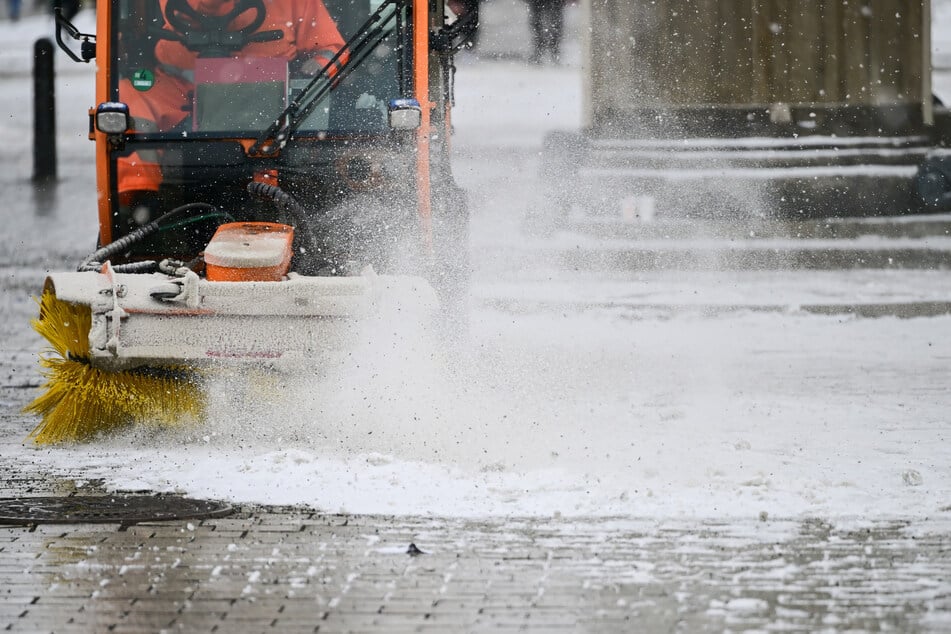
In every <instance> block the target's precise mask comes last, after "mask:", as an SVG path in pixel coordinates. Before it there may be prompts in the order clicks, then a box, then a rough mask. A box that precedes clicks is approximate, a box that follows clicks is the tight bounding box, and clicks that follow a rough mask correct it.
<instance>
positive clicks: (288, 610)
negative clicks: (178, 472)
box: [0, 483, 951, 632]
mask: <svg viewBox="0 0 951 634" xmlns="http://www.w3.org/2000/svg"><path fill="white" fill-rule="evenodd" d="M83 488H84V489H85V490H86V492H85V493H77V494H76V495H80V494H88V493H89V489H95V485H94V484H90V483H86V484H85V485H84V487H83ZM949 522H951V518H948V517H946V518H944V519H942V520H937V519H936V520H928V521H924V522H915V523H914V524H913V525H912V523H910V522H904V521H878V522H849V521H846V522H841V521H840V522H829V521H823V520H818V519H807V520H796V521H792V520H774V519H770V518H768V517H764V518H750V519H749V520H746V521H712V520H708V521H703V522H699V523H698V522H696V521H694V520H678V519H671V520H664V521H657V520H650V521H648V520H640V521H639V520H636V519H629V518H618V519H591V520H583V519H582V520H578V519H574V520H565V519H561V518H544V519H540V518H534V519H523V520H520V519H474V520H467V519H439V518H426V517H375V516H343V515H333V514H324V513H317V512H313V511H310V510H307V509H301V508H260V507H244V508H239V509H236V512H235V513H234V514H233V515H232V516H229V517H224V518H215V519H206V520H191V521H178V522H157V523H148V522H144V523H141V524H136V525H132V526H126V525H121V524H113V525H92V524H79V525H74V526H62V525H42V524H41V525H37V526H32V527H23V526H11V527H0V628H2V629H4V630H6V631H16V632H21V631H22V632H38V631H51V632H52V631H55V632H92V631H95V632H106V631H110V632H160V631H163V632H164V631H183V632H215V631H228V630H230V631H238V632H250V631H282V632H447V631H453V632H463V631H466V632H482V631H495V632H507V631H535V632H555V631H566V632H632V631H645V632H660V631H683V632H698V631H713V632H721V631H801V632H807V631H808V632H815V631H901V632H913V631H947V629H948V628H949V627H951V548H949V540H948V537H947V535H948V532H947V531H948V528H949V527H951V526H949Z"/></svg>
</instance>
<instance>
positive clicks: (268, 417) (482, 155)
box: [0, 14, 951, 610]
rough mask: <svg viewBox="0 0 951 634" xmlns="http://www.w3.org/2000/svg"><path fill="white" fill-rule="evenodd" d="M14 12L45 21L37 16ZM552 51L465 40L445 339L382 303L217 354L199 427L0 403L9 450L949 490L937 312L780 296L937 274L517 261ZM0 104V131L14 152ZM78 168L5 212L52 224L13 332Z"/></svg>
mask: <svg viewBox="0 0 951 634" xmlns="http://www.w3.org/2000/svg"><path fill="white" fill-rule="evenodd" d="M84 15H85V14H84ZM569 18H570V21H569V22H570V24H575V25H576V24H577V22H576V19H577V17H576V16H575V17H574V18H572V17H571V16H569ZM571 20H575V22H571ZM29 23H31V20H30V19H24V20H23V21H22V22H21V23H20V24H19V25H18V26H17V27H16V29H19V30H22V29H24V28H25V27H26V25H27V24H29ZM33 24H34V25H35V28H37V29H43V30H45V29H46V28H47V27H48V20H46V19H43V20H42V21H41V20H40V19H39V18H37V19H35V20H33ZM4 28H5V29H6V28H8V27H7V26H4ZM18 32H19V31H18ZM566 57H567V59H568V60H569V63H568V64H566V65H562V66H555V67H546V68H533V69H528V68H526V67H524V66H523V65H521V64H520V63H518V62H512V61H508V60H506V59H500V60H478V59H468V60H466V59H463V60H461V61H460V65H459V71H458V73H459V76H458V84H457V100H458V109H457V113H456V116H455V119H454V125H455V127H456V130H457V137H456V140H455V145H456V147H455V151H456V152H457V154H458V156H459V160H458V161H457V163H456V165H455V173H456V176H457V178H458V179H459V181H460V182H461V184H463V185H464V186H465V187H467V188H468V189H470V191H471V192H472V199H473V203H474V206H475V209H476V213H474V216H473V218H474V220H473V226H474V234H473V251H474V256H475V261H476V266H477V271H476V280H475V285H474V297H475V300H476V301H475V302H474V303H475V308H474V311H473V316H472V317H473V324H472V332H471V335H470V337H469V338H468V339H467V340H465V339H463V340H455V341H454V343H453V344H452V345H448V346H447V345H441V344H439V343H438V342H436V341H435V340H434V339H432V338H431V337H430V336H429V335H430V334H431V333H429V332H427V331H425V330H423V331H422V332H420V331H419V330H418V329H417V328H416V327H415V324H416V323H418V322H417V321H416V320H414V319H412V318H407V317H405V316H401V315H394V314H389V315H384V317H383V319H382V320H381V321H379V322H376V323H373V324H370V327H369V328H368V329H367V330H368V336H367V339H366V342H365V345H362V346H360V347H358V348H356V349H354V350H352V351H350V352H349V354H348V355H346V356H345V357H344V358H343V359H341V360H339V361H338V362H337V363H335V364H332V365H327V366H322V367H315V368H312V369H308V370H307V371H303V372H297V373H271V372H265V371H263V370H262V371H261V372H251V373H244V374H233V375H223V376H220V377H217V378H216V379H215V380H214V381H215V384H214V385H213V386H212V389H211V391H210V393H211V394H212V395H213V400H212V402H211V406H210V417H209V420H208V421H207V423H206V424H203V425H183V426H182V427H181V428H179V429H173V430H168V429H151V428H147V427H142V428H137V429H133V430H130V431H128V432H126V433H123V434H119V435H116V436H111V437H107V438H102V439H99V440H97V441H96V442H94V443H90V444H86V445H81V446H72V447H69V446H67V447H53V448H36V447H33V446H31V445H21V440H22V438H23V436H24V435H25V434H26V433H27V432H28V430H29V425H30V421H28V420H24V419H18V421H17V424H16V425H8V427H10V428H12V429H11V430H10V431H9V432H8V433H7V434H5V436H4V438H3V441H2V442H3V446H4V449H3V452H4V454H6V455H14V454H19V455H22V456H23V459H22V460H21V463H22V464H23V465H24V467H23V468H24V469H31V470H35V471H49V472H52V473H54V474H59V475H62V476H64V477H69V478H77V479H85V480H88V479H102V480H103V482H104V484H105V486H107V487H108V488H111V489H133V490H152V491H179V492H183V493H187V494H189V495H195V496H208V497H214V498H222V499H227V500H233V501H237V502H258V503H269V504H306V505H310V506H313V507H315V508H318V509H321V510H326V511H332V512H334V511H346V512H351V513H395V514H423V515H444V516H485V515H504V516H524V515H534V516H548V515H557V514H561V515H585V516H598V515H601V516H615V515H618V516H620V515H624V516H637V517H671V516H686V517H736V516H742V517H791V516H835V517H867V516H876V517H880V516H922V515H931V514H935V513H940V512H945V511H946V509H947V504H948V499H949V495H951V490H949V489H951V484H949V483H951V450H949V449H948V443H946V442H945V440H946V438H945V436H946V434H947V429H948V428H949V427H948V423H949V420H948V412H949V411H951V396H949V393H948V390H947V386H946V377H947V372H946V369H947V364H948V360H949V359H951V347H949V344H948V341H947V332H948V331H949V328H951V317H947V316H939V317H933V318H915V319H899V318H897V317H885V318H881V319H860V318H857V317H855V316H851V315H849V314H845V313H840V314H832V315H830V316H823V315H815V314H812V313H809V312H807V311H804V310H800V309H799V307H800V306H801V305H802V304H805V303H819V304H822V303H828V304H849V303H857V302H862V301H875V300H882V301H896V300H898V301H901V300H907V301H946V300H947V299H948V297H949V295H951V287H949V281H948V279H947V275H945V274H943V273H941V272H930V271H904V272H901V273H897V272H894V271H873V272H869V271H833V272H822V273H820V272H793V271H787V272H784V273H781V274H776V273H775V272H760V273H757V272H747V273H742V274H740V273H735V272H727V273H724V272H721V271H708V272H706V273H704V274H702V275H699V276H692V277H689V278H687V277H685V276H683V275H681V274H679V273H674V274H665V273H663V272H660V273H652V272H630V271H629V272H618V271H612V272H609V273H606V274H603V275H595V274H592V273H590V272H587V273H586V272H584V271H572V270H564V269H558V268H546V267H545V266H535V265H539V261H538V260H537V259H535V258H534V255H533V254H532V252H531V248H532V247H533V243H532V242H531V241H530V240H526V239H525V238H524V236H523V235H522V234H521V232H520V230H519V222H520V219H521V215H522V213H523V212H524V210H525V209H526V207H527V206H528V205H529V204H530V202H531V200H532V199H533V198H534V196H535V194H537V193H538V192H536V191H534V189H533V181H532V179H533V176H532V175H533V174H534V173H535V168H537V152H538V148H539V147H540V144H541V139H542V138H543V136H544V133H545V131H546V130H549V129H552V128H567V129H572V128H575V129H576V128H577V127H578V126H579V125H580V111H581V99H580V93H579V88H580V85H579V83H580V82H578V81H577V77H578V69H577V63H576V60H577V54H576V51H573V50H571V49H570V50H569V51H568V54H567V56H566ZM91 70H92V69H87V71H88V72H86V71H84V72H86V74H85V75H84V76H82V77H77V76H69V77H67V78H66V79H65V81H66V82H72V83H73V84H76V83H77V82H78V83H79V84H82V85H83V88H82V89H81V90H80V89H79V88H78V87H76V86H75V85H73V84H71V85H73V92H70V93H68V94H73V95H74V96H75V94H76V93H79V94H82V95H85V94H86V92H82V91H88V90H89V89H91V82H92V75H91ZM23 83H24V86H25V85H26V81H24V82H23ZM67 90H69V88H67ZM502 95H506V96H507V97H506V98H505V99H503V98H502V97H501V96H502ZM84 98H85V97H84ZM12 99H13V97H8V100H12ZM506 100H508V101H506ZM538 104H544V105H545V107H544V108H542V109H541V111H543V112H544V117H541V118H540V117H539V116H538V112H539V111H540V110H539V108H538V107H537V106H538ZM70 105H72V104H70ZM83 105H84V106H85V105H87V104H85V103H84V104H83ZM90 105H91V102H90ZM11 110H12V108H11ZM67 112H68V113H69V114H68V115H67ZM61 113H62V115H61V116H63V117H67V116H68V117H71V119H70V120H69V121H68V123H66V122H64V123H63V124H61V127H60V130H61V134H63V135H64V138H63V141H64V144H63V145H64V149H65V152H66V154H65V155H66V156H69V155H70V154H79V155H82V156H85V157H91V153H92V146H91V144H88V142H87V141H86V140H85V139H84V138H83V136H82V134H68V135H67V134H66V132H63V131H64V130H77V131H80V132H82V131H83V130H84V127H83V126H84V125H85V116H86V115H85V111H84V109H82V108H79V109H77V108H75V107H70V108H67V107H61ZM20 123H22V122H20ZM14 127H16V126H11V127H8V128H3V129H0V133H2V134H3V138H4V139H7V138H10V139H11V143H12V144H13V145H16V144H17V143H19V144H20V145H16V147H19V148H20V149H23V145H24V143H23V141H22V139H18V140H13V137H14V136H15V134H14V130H13V129H12V128H14ZM82 168H83V169H85V170H86V172H88V173H84V174H85V175H84V176H83V177H82V178H78V177H75V176H73V175H72V173H69V174H67V176H65V177H64V178H65V179H66V180H67V182H68V183H69V184H70V186H71V187H72V189H71V193H70V198H71V200H70V201H69V202H70V204H69V205H66V204H65V202H63V203H60V204H59V206H58V207H55V208H56V212H55V214H54V215H53V216H51V217H46V218H44V217H43V216H41V215H37V216H31V215H29V214H26V215H25V217H22V216H18V218H19V219H18V220H17V222H18V223H20V224H22V225H24V226H23V227H19V226H18V229H17V231H16V232H15V234H16V235H22V236H29V239H30V240H36V241H40V240H41V239H43V238H44V236H45V237H47V238H49V237H50V236H49V235H48V234H47V232H48V230H53V231H55V232H57V233H56V235H54V236H52V238H51V239H52V241H53V242H54V243H55V245H56V246H55V247H53V253H54V255H51V254H50V252H49V251H45V252H44V253H43V256H42V257H43V258H44V260H43V261H42V262H41V261H39V260H37V259H36V257H38V256H35V257H34V258H33V259H28V256H29V254H31V253H36V252H37V249H39V247H38V246H36V245H22V244H11V243H9V242H6V244H7V245H8V246H10V250H8V253H13V254H23V255H24V258H27V259H26V260H20V261H19V262H20V263H19V264H17V265H16V266H17V267H20V266H23V264H22V263H23V261H26V262H27V263H28V264H30V265H33V268H31V269H29V270H22V269H20V268H16V267H15V266H14V264H13V260H11V261H9V262H7V263H6V269H5V270H6V271H8V272H9V277H11V278H12V280H13V282H11V284H10V285H9V286H8V287H7V288H15V289H16V292H17V297H18V298H19V300H18V301H5V304H4V308H5V313H4V314H5V315H7V316H8V318H9V320H10V321H11V322H16V323H20V324H23V330H22V331H18V332H12V331H11V332H10V334H9V336H8V337H6V338H5V346H6V350H7V351H8V353H7V354H9V353H19V352H21V351H23V350H33V349H35V347H36V345H37V341H36V338H35V337H33V336H32V335H26V336H24V333H25V332H26V323H27V321H28V319H29V318H30V317H31V316H32V313H33V310H34V308H33V306H32V305H31V304H30V303H29V302H28V301H27V300H26V295H28V294H29V293H31V292H32V293H35V292H37V291H38V289H39V286H38V284H39V283H40V282H41V277H42V276H41V273H40V271H39V269H40V268H44V267H43V265H42V264H43V262H46V263H48V264H47V266H49V267H51V268H61V267H62V264H61V263H60V260H62V261H68V260H70V258H73V257H75V256H79V255H81V254H82V253H84V252H86V251H88V247H89V244H85V243H84V244H83V245H79V246H77V245H75V244H74V243H75V236H76V235H89V238H90V239H89V243H90V244H91V241H92V235H91V233H90V232H91V231H92V229H91V227H93V226H94V223H95V220H94V212H93V209H94V204H95V191H94V189H93V188H94V184H93V183H92V174H91V171H89V169H88V164H87V165H83V166H82ZM74 169H76V170H77V172H78V171H79V169H80V168H79V167H75V168H74ZM20 176H22V174H20ZM73 205H75V206H76V207H82V213H81V214H79V213H75V210H74V209H73ZM54 221H55V222H54ZM51 227H53V228H51ZM20 229H22V231H21V230H20ZM10 235H14V232H11V233H10ZM8 240H9V238H8ZM561 246H562V247H563V248H569V249H570V245H561ZM601 246H602V247H603V246H604V245H603V244H602V245H601ZM45 247H46V244H45V243H44V247H43V248H44V249H45ZM513 252H515V253H517V255H518V257H517V258H515V259H512V258H510V256H511V255H512V253H513ZM529 264H530V265H533V266H527V265H529ZM658 306H660V307H661V308H658ZM762 306H767V307H768V308H769V310H759V308H761V307H762ZM5 327H7V328H10V327H9V326H5ZM14 342H16V343H14ZM34 376H35V375H34ZM24 398H26V396H24ZM15 406H16V404H13V405H11V407H15ZM734 607H735V608H736V609H738V610H743V609H753V608H755V607H756V606H753V605H752V604H737V605H736V606H734Z"/></svg>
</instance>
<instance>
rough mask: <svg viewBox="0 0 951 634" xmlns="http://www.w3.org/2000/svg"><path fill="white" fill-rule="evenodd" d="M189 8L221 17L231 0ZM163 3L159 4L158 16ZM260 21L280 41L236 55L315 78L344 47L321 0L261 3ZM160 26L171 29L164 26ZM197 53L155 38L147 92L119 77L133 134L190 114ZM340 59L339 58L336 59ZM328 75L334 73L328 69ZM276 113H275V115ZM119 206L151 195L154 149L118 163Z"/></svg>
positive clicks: (194, 0) (194, 1)
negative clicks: (283, 63) (283, 64)
mask: <svg viewBox="0 0 951 634" xmlns="http://www.w3.org/2000/svg"><path fill="white" fill-rule="evenodd" d="M187 2H188V4H189V6H191V7H192V8H194V9H196V10H197V11H198V12H200V13H202V14H204V15H214V16H222V15H226V14H228V13H229V12H231V11H233V10H234V8H235V0H187ZM167 3H168V0H160V2H159V5H160V7H161V10H162V15H163V16H164V15H165V8H166V5H167ZM264 6H265V8H266V13H265V18H264V23H263V24H262V25H261V26H260V27H259V28H258V29H257V31H256V32H263V31H272V30H273V31H280V32H281V33H282V34H283V35H282V37H280V38H279V39H274V40H271V41H266V42H251V43H249V44H248V45H246V46H245V47H244V48H243V49H241V50H240V51H239V52H237V53H235V56H236V57H262V58H281V59H286V60H287V61H288V62H292V63H294V65H295V66H296V68H297V69H298V72H300V73H302V74H306V75H314V74H316V73H317V72H319V71H320V69H321V68H323V67H324V66H325V65H326V64H328V63H329V62H330V61H331V59H332V58H333V57H334V55H336V53H337V52H338V51H339V50H340V49H341V48H343V46H344V41H343V38H342V37H341V35H340V32H339V31H338V30H337V25H336V24H335V23H334V21H333V18H331V17H330V13H328V11H327V8H326V7H325V6H324V3H323V0H264ZM255 15H256V12H255V11H252V10H248V11H245V12H243V13H241V14H239V15H238V16H237V17H235V19H234V21H233V22H232V23H231V24H230V25H229V26H228V30H229V31H234V30H238V29H241V28H243V27H245V26H247V25H248V24H250V23H251V22H252V21H253V20H254V18H255ZM165 28H166V29H169V30H173V29H172V28H171V26H170V25H169V24H168V23H167V21H166V24H165ZM197 57H198V54H197V53H196V52H194V51H190V50H188V49H187V48H185V46H184V45H183V44H181V43H180V42H176V41H173V40H166V39H163V40H159V42H158V43H157V44H156V46H155V58H156V61H157V62H158V66H157V68H156V69H155V72H154V79H153V81H152V82H151V83H150V85H148V86H147V90H140V89H136V88H135V87H133V85H132V82H131V81H130V80H128V79H124V80H122V81H121V82H120V85H119V98H120V100H121V101H123V102H125V103H126V104H127V105H128V106H129V113H130V115H131V117H132V125H133V129H134V130H135V131H136V132H159V131H167V130H171V129H173V128H174V127H175V126H177V125H179V124H181V123H182V121H184V120H185V118H186V117H187V116H188V114H189V113H190V104H191V101H192V90H193V88H194V84H193V80H194V77H193V69H194V67H195V59H196V58H197ZM341 59H342V58H341ZM329 70H330V74H331V75H333V74H335V73H336V72H337V70H338V67H337V66H333V67H331V68H330V69H329ZM275 114H276V113H275ZM117 171H118V190H119V203H120V205H123V206H130V205H131V204H133V203H134V201H135V198H136V197H138V196H139V195H141V194H143V193H150V192H156V191H158V189H159V185H160V184H161V183H162V173H161V169H160V167H159V164H158V156H157V153H156V151H154V150H149V151H141V152H137V153H133V154H130V155H129V156H127V157H121V158H120V159H119V160H118V166H117Z"/></svg>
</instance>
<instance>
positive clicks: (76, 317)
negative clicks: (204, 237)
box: [27, 223, 437, 442]
mask: <svg viewBox="0 0 951 634" xmlns="http://www.w3.org/2000/svg"><path fill="white" fill-rule="evenodd" d="M292 240H293V229H292V228H291V227H289V226H286V225H280V224H274V223H229V224H225V225H222V226H221V227H220V228H219V229H218V231H217V232H216V234H215V236H214V238H213V239H212V240H211V242H210V243H209V244H208V245H207V247H206V250H205V253H204V261H205V274H204V277H202V276H200V275H199V274H198V273H197V272H195V271H193V270H191V269H190V268H188V267H186V266H184V265H181V263H168V262H163V263H162V265H160V267H159V268H160V269H161V270H162V272H148V273H139V272H122V267H121V266H115V267H114V266H112V265H111V264H110V263H109V262H108V261H105V262H103V263H101V264H100V263H99V262H98V261H96V260H97V259H98V258H97V257H94V256H97V254H98V255H102V253H101V251H102V250H100V251H99V252H97V254H93V256H90V258H89V259H87V260H86V261H85V262H84V265H82V266H81V268H85V269H88V268H91V265H93V264H95V266H96V268H97V270H81V271H79V272H74V273H56V274H53V275H50V276H49V277H48V278H47V281H46V285H45V289H44V293H43V298H42V300H41V302H40V318H39V319H38V320H35V322H34V326H35V327H36V329H37V330H38V331H39V332H40V333H41V334H43V335H44V336H45V337H46V338H47V339H48V340H49V341H50V343H51V344H52V347H53V354H50V355H48V356H46V357H45V358H44V359H43V360H42V364H43V365H44V367H45V368H46V375H47V379H48V380H47V384H46V386H45V387H46V388H47V392H46V393H45V394H44V395H42V396H40V397H39V398H38V399H37V400H36V401H34V402H33V403H32V404H31V405H30V406H29V407H28V408H27V410H28V411H31V412H34V413H38V414H40V415H41V416H42V417H43V421H42V422H41V423H40V425H39V426H38V427H37V428H36V430H34V432H33V434H32V435H33V437H34V439H35V440H36V441H37V442H59V441H62V440H76V439H82V438H85V437H88V436H90V435H92V434H95V433H97V432H99V431H103V430H108V429H112V428H115V427H117V426H120V425H124V424H126V423H128V422H132V421H136V420H145V419H151V420H156V421H159V422H166V423H170V422H175V421H177V420H178V419H181V418H182V417H191V416H199V417H200V415H201V412H202V411H203V407H202V404H203V402H204V399H203V397H202V394H201V384H202V375H203V372H205V371H206V370H205V368H207V367H208V366H209V365H213V364H215V363H229V362H230V363H234V362H242V361H243V362H254V363H259V364H260V363H267V364H268V365H277V366H280V365H282V364H288V365H289V366H290V367H299V366H298V365H296V364H302V363H303V364H310V365H313V364H319V363H325V362H327V361H328V360H332V359H334V358H337V355H340V354H341V353H343V354H345V353H346V351H348V350H350V349H352V348H353V347H354V346H356V345H357V344H358V343H359V342H360V340H361V337H362V336H365V335H366V334H367V333H366V328H364V327H363V326H362V324H363V323H365V319H366V318H368V317H370V316H376V315H380V314H384V315H394V316H395V315H399V317H400V318H401V319H418V320H426V319H428V318H430V317H431V316H432V315H433V314H434V313H435V311H436V308H437V300H436V294H435V291H434V290H433V288H432V287H431V286H430V285H429V283H428V282H427V281H426V280H424V279H422V278H420V277H414V276H392V275H377V274H375V273H374V271H373V270H372V268H369V267H367V268H365V269H364V270H363V271H362V272H361V274H359V275H352V276H326V277H325V276H305V275H298V274H296V273H293V272H288V269H289V267H290V262H291V244H292ZM136 264H137V263H136Z"/></svg>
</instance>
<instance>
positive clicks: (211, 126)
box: [112, 0, 409, 138]
mask: <svg viewBox="0 0 951 634" xmlns="http://www.w3.org/2000/svg"><path fill="white" fill-rule="evenodd" d="M383 4H384V0H115V5H114V6H115V8H116V11H115V12H114V14H113V15H114V21H115V27H116V28H114V29H113V33H114V34H115V35H114V40H113V51H115V57H114V60H113V67H114V72H113V74H112V80H113V82H114V83H113V86H112V90H113V95H114V97H113V98H114V99H115V100H117V101H122V102H124V103H126V104H128V105H129V111H130V114H131V115H132V118H133V125H134V129H135V131H136V132H137V133H144V134H148V135H149V137H150V138H155V136H156V135H157V136H158V137H163V136H166V135H168V136H170V137H175V138H183V137H193V138H194V137H197V138H201V137H222V136H231V137H234V136H240V137H249V138H255V137H257V136H258V135H260V134H261V133H262V132H263V131H264V130H266V129H267V128H268V127H269V126H270V124H271V123H272V122H273V121H274V120H275V118H276V117H277V115H278V114H279V113H281V112H282V111H283V110H284V109H285V107H286V106H287V105H288V104H289V103H291V102H292V101H293V100H294V99H295V98H296V97H297V96H298V95H299V94H300V93H301V91H303V90H305V89H306V88H307V87H308V86H309V85H310V84H311V82H312V81H313V80H314V78H315V76H317V75H319V74H320V72H321V69H323V68H324V67H325V66H327V65H328V64H329V67H328V71H329V72H328V73H327V74H328V75H329V76H330V78H333V77H335V76H336V75H337V74H338V73H340V76H341V77H344V78H343V80H341V81H334V82H332V85H333V90H331V91H330V92H329V93H327V94H325V96H324V97H323V98H322V99H321V100H320V101H319V102H318V103H316V104H315V107H314V108H312V109H311V110H310V112H309V114H308V115H307V117H306V118H305V119H304V120H303V121H302V122H301V123H300V125H298V126H297V132H298V134H299V135H303V134H306V133H308V132H313V133H316V134H318V135H320V134H326V133H341V134H347V133H361V134H375V133H384V132H386V130H387V121H386V117H387V104H388V103H389V101H390V100H391V99H396V98H399V97H402V96H404V93H405V92H406V91H407V86H408V82H409V78H408V77H406V73H405V69H406V68H407V67H408V65H407V64H405V63H404V60H403V59H401V56H403V55H407V54H408V50H409V47H405V46H401V39H400V33H402V32H404V31H405V29H403V27H402V25H403V24H405V23H406V20H407V15H406V10H405V9H400V10H399V11H397V10H396V9H395V8H394V6H393V5H389V6H388V7H386V8H385V9H384V14H383V15H384V16H385V19H383V20H381V21H380V22H378V24H380V25H382V27H383V30H382V31H381V32H380V33H379V34H378V35H379V44H377V45H376V46H374V47H371V48H369V49H365V50H364V51H363V52H362V53H361V54H358V55H356V54H355V55H353V58H352V59H350V57H351V56H350V53H349V50H347V49H346V48H345V47H344V43H345V42H348V41H350V40H351V38H353V37H354V35H356V34H358V32H360V29H361V27H362V26H363V25H364V23H365V22H366V20H367V18H368V17H369V16H370V15H371V14H372V13H373V12H374V11H376V10H377V9H378V8H379V7H380V6H381V5H383ZM374 41H375V40H374ZM341 49H344V50H343V52H341ZM345 64H346V65H349V68H347V72H342V73H341V72H340V71H341V69H342V68H343V67H344V65H345ZM305 103H306V100H305Z"/></svg>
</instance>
